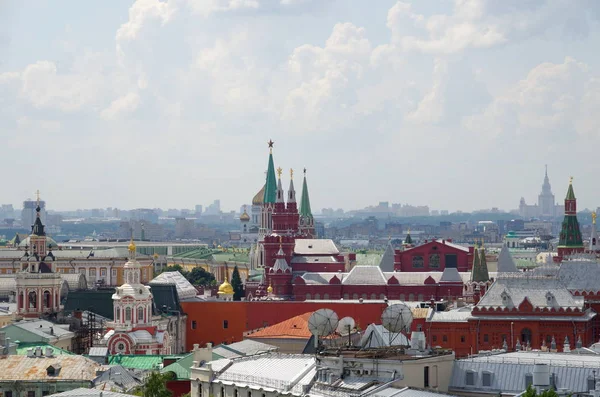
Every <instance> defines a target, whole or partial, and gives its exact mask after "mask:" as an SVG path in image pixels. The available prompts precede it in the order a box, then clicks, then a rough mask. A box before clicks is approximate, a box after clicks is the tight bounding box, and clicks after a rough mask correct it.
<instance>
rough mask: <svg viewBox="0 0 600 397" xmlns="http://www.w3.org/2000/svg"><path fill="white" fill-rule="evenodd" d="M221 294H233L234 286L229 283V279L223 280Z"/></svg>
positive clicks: (220, 288)
mask: <svg viewBox="0 0 600 397" xmlns="http://www.w3.org/2000/svg"><path fill="white" fill-rule="evenodd" d="M219 294H227V295H229V294H233V287H232V286H231V284H229V281H227V280H225V281H223V284H221V285H220V286H219Z"/></svg>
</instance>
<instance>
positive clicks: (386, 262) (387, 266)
mask: <svg viewBox="0 0 600 397" xmlns="http://www.w3.org/2000/svg"><path fill="white" fill-rule="evenodd" d="M379 268H380V269H381V271H384V272H393V271H394V247H392V243H391V242H389V243H388V245H387V248H386V249H385V252H384V253H383V256H382V257H381V261H380V262H379Z"/></svg>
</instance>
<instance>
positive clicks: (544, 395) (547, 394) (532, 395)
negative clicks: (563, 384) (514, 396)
mask: <svg viewBox="0 0 600 397" xmlns="http://www.w3.org/2000/svg"><path fill="white" fill-rule="evenodd" d="M522 396H523V397H558V393H557V392H556V390H554V389H553V388H550V389H548V390H544V391H543V392H541V393H538V392H537V390H535V388H534V387H533V386H532V385H529V386H527V390H525V392H524V393H523V394H522Z"/></svg>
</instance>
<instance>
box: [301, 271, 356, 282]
mask: <svg viewBox="0 0 600 397" xmlns="http://www.w3.org/2000/svg"><path fill="white" fill-rule="evenodd" d="M346 274H347V273H341V272H340V273H335V272H307V273H304V274H303V275H302V279H303V280H304V282H305V283H306V284H329V280H331V279H332V278H333V276H337V277H338V278H339V279H340V281H342V280H343V278H344V277H345V275H346Z"/></svg>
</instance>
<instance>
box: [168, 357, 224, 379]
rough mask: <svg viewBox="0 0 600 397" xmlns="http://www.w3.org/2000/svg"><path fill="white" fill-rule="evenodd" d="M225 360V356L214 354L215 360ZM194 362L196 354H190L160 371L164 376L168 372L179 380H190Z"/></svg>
mask: <svg viewBox="0 0 600 397" xmlns="http://www.w3.org/2000/svg"><path fill="white" fill-rule="evenodd" d="M222 358H224V357H223V356H220V355H218V354H217V353H213V355H212V359H213V360H220V359H222ZM193 361H194V353H190V354H188V355H187V356H184V357H183V358H180V359H179V360H177V361H175V362H174V363H173V364H170V365H167V366H166V367H164V368H163V369H161V370H160V372H162V373H163V374H164V373H166V372H173V373H174V374H175V376H176V378H177V379H185V380H189V379H190V367H191V366H192V362H193Z"/></svg>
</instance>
